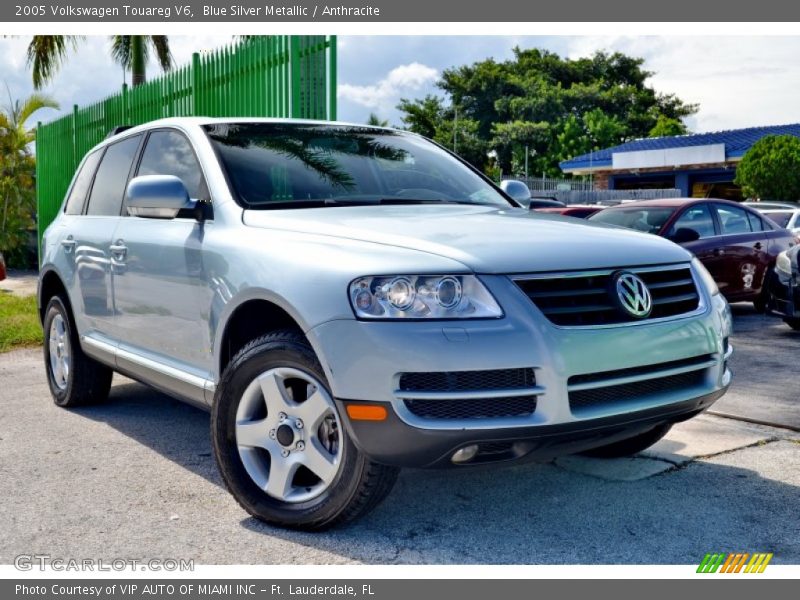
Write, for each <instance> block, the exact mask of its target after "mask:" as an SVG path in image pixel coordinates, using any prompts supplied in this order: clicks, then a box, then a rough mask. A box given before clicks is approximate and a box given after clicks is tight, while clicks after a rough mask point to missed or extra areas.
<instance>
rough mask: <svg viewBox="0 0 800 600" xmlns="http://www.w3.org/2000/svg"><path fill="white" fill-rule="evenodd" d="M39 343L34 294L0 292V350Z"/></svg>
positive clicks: (39, 329) (40, 335) (39, 336)
mask: <svg viewBox="0 0 800 600" xmlns="http://www.w3.org/2000/svg"><path fill="white" fill-rule="evenodd" d="M41 343H42V327H41V325H39V316H38V315H37V314H36V296H25V297H19V296H13V295H11V294H8V293H2V292H0V352H7V351H9V350H12V349H13V348H23V347H26V346H38V345H39V344H41Z"/></svg>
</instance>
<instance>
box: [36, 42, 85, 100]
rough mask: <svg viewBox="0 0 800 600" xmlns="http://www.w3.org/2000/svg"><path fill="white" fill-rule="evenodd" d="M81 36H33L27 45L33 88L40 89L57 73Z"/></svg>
mask: <svg viewBox="0 0 800 600" xmlns="http://www.w3.org/2000/svg"><path fill="white" fill-rule="evenodd" d="M81 39H82V37H81V36H75V35H35V36H33V39H32V40H31V43H30V44H29V45H28V52H27V56H28V66H31V67H33V87H34V88H35V89H37V90H38V89H41V87H42V86H43V85H45V84H46V83H48V82H49V81H50V80H51V79H52V78H53V77H54V76H55V74H56V73H57V72H58V69H59V68H60V67H61V64H62V63H63V62H64V59H65V58H66V56H67V52H69V50H74V49H75V48H76V46H77V45H78V42H79V41H80V40H81Z"/></svg>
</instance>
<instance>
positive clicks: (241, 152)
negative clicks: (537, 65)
mask: <svg viewBox="0 0 800 600" xmlns="http://www.w3.org/2000/svg"><path fill="white" fill-rule="evenodd" d="M205 129H206V132H207V134H208V137H209V138H210V139H211V142H212V144H213V145H214V147H215V148H216V150H217V152H218V155H219V158H220V160H221V162H222V164H223V166H224V168H225V170H226V172H227V175H228V179H229V181H230V183H231V186H232V187H233V191H234V193H235V195H236V197H237V199H238V201H239V202H240V204H242V205H243V206H244V207H245V208H254V209H268V208H286V207H287V206H291V207H293V208H294V207H301V208H302V207H304V206H328V205H331V206H336V205H348V204H362V203H363V204H378V203H405V202H409V203H413V202H425V203H427V202H431V203H439V202H441V203H446V202H457V203H469V204H491V205H498V206H502V207H506V208H507V207H509V206H510V203H509V202H508V201H507V200H506V199H505V198H504V197H503V196H502V195H500V193H498V192H497V190H495V189H494V188H493V187H492V185H491V184H489V183H488V182H487V181H486V180H484V179H483V178H482V177H480V176H479V175H477V174H476V173H474V172H473V171H472V170H470V169H469V168H468V167H466V166H465V165H463V164H462V163H461V162H460V161H459V160H458V159H456V158H455V157H453V156H451V155H450V154H449V153H447V152H446V151H444V150H442V149H441V148H439V147H438V146H436V145H434V144H432V143H430V142H428V141H426V140H424V139H423V138H420V137H418V136H415V135H410V134H405V133H402V132H394V131H388V130H380V129H374V128H370V127H357V126H344V125H317V124H293V123H224V124H214V125H208V126H206V127H205Z"/></svg>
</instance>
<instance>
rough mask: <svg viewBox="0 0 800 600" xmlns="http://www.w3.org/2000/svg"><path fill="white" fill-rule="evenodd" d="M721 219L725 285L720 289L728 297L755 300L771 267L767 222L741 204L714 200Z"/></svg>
mask: <svg viewBox="0 0 800 600" xmlns="http://www.w3.org/2000/svg"><path fill="white" fill-rule="evenodd" d="M713 207H714V210H715V212H716V215H717V219H718V221H719V227H720V233H721V244H720V246H719V249H720V252H721V253H723V254H724V259H725V260H724V262H723V265H724V266H723V268H724V270H725V282H726V285H725V286H724V287H722V286H720V290H721V291H722V293H723V294H725V296H726V297H727V298H728V300H749V299H753V298H755V297H756V296H758V294H759V293H760V291H761V286H762V283H763V281H764V274H765V273H766V270H767V267H768V266H769V254H768V242H767V237H766V233H765V232H764V231H763V222H762V221H761V219H760V218H759V217H757V216H756V215H751V214H750V212H749V211H748V210H746V209H744V208H742V207H740V206H734V205H732V204H723V203H720V202H714V203H713Z"/></svg>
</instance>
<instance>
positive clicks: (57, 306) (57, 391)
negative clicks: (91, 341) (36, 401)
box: [42, 296, 80, 406]
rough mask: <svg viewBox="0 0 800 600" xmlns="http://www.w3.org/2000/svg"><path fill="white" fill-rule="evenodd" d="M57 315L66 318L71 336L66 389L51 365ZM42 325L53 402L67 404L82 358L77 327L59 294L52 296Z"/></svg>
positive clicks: (69, 335)
mask: <svg viewBox="0 0 800 600" xmlns="http://www.w3.org/2000/svg"><path fill="white" fill-rule="evenodd" d="M57 315H61V318H62V319H63V320H64V327H65V328H66V330H67V337H68V338H69V344H70V353H71V360H72V363H71V364H70V370H69V375H68V376H67V387H66V388H64V389H61V388H60V387H58V385H56V382H55V380H54V378H53V370H52V368H51V366H50V326H51V325H52V323H53V319H55V317H56V316H57ZM42 327H43V330H44V367H45V371H46V372H47V384H48V385H49V386H50V394H51V395H52V396H53V402H55V403H56V404H57V405H58V406H66V405H67V404H69V398H70V397H71V396H72V392H73V387H74V385H75V368H76V366H77V365H76V361H78V360H80V357H79V355H78V354H77V352H76V350H78V348H79V347H78V346H77V344H78V336H77V335H76V334H75V327H74V326H73V323H72V319H71V318H70V313H69V310H68V309H67V306H66V304H65V303H64V301H63V300H62V299H61V298H60V297H59V296H53V297H52V298H50V302H48V303H47V308H46V309H45V312H44V323H43V326H42Z"/></svg>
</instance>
